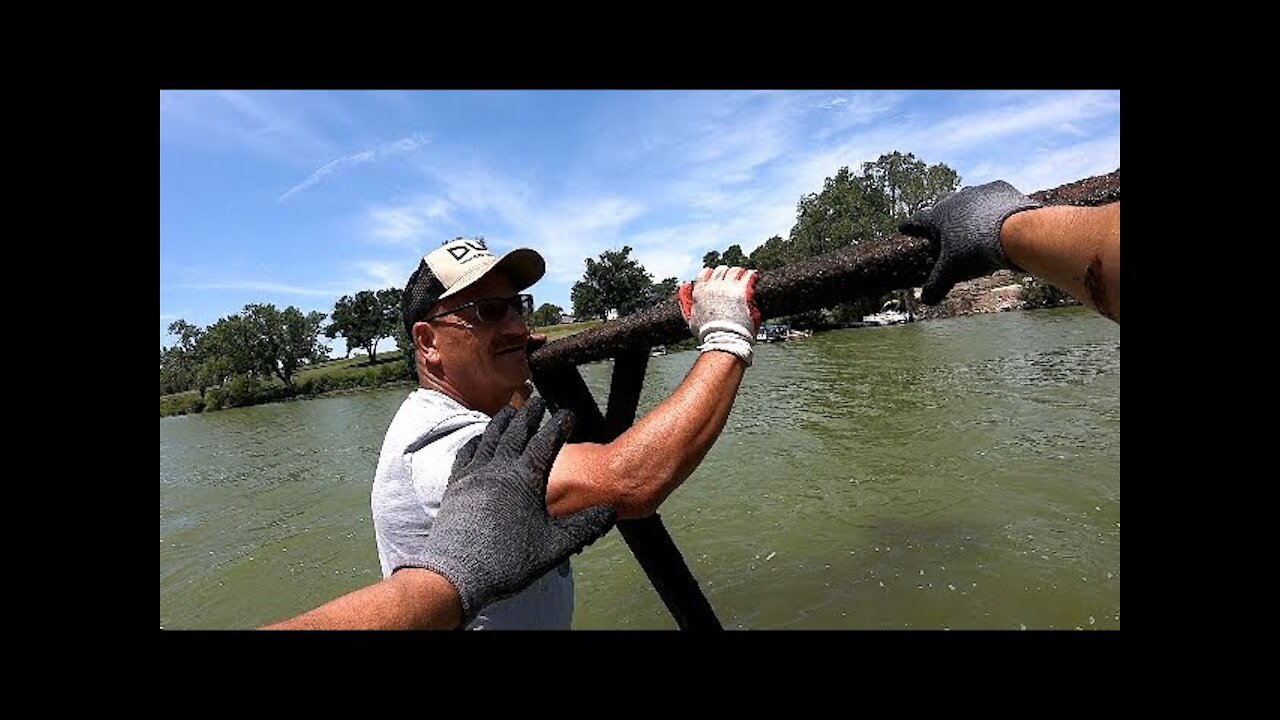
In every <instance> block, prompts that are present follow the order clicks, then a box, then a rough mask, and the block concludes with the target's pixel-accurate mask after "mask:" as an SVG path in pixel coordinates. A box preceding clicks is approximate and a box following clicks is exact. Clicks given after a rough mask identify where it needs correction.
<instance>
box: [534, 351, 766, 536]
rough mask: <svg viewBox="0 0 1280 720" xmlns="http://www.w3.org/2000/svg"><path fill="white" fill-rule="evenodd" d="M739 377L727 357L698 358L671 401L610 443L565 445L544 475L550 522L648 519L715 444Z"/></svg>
mask: <svg viewBox="0 0 1280 720" xmlns="http://www.w3.org/2000/svg"><path fill="white" fill-rule="evenodd" d="M744 370H745V367H744V365H743V364H742V361H740V360H739V359H738V358H737V357H735V356H733V355H730V354H729V353H724V352H716V351H711V352H705V353H702V355H701V356H700V357H699V358H698V359H697V361H696V362H694V365H693V369H691V370H690V371H689V374H688V375H687V376H685V379H684V381H683V382H681V383H680V387H679V388H677V389H676V391H675V393H673V394H672V395H671V397H669V398H667V399H666V400H663V401H662V402H661V403H660V404H659V405H658V406H657V407H655V408H654V409H653V410H652V411H650V412H649V414H647V415H645V416H644V417H643V418H641V419H640V420H639V421H638V422H637V423H636V424H635V425H633V426H631V428H629V429H628V430H627V431H626V432H625V433H623V434H622V435H620V436H618V438H617V439H616V440H614V441H613V442H611V443H609V444H608V445H592V444H575V445H566V446H565V447H564V449H563V450H562V451H561V453H560V456H559V457H558V458H557V459H556V464H555V466H554V467H552V469H551V480H550V484H549V487H548V490H547V504H548V507H549V508H550V510H551V512H552V514H555V515H566V514H568V513H571V512H575V511H577V510H581V509H582V508H585V507H588V506H590V505H593V504H597V503H608V504H610V505H612V506H613V507H614V508H615V509H616V510H617V512H618V517H619V518H622V519H631V518H639V517H647V516H649V515H652V514H653V513H654V511H656V510H657V508H658V505H660V504H661V503H662V501H663V500H665V499H666V497H667V496H668V495H670V494H671V492H672V491H673V490H675V489H676V488H677V487H679V485H680V483H682V482H684V481H685V478H687V477H689V475H690V474H692V473H693V470H694V468H696V467H697V466H698V463H700V462H702V458H703V457H704V456H705V455H706V454H707V451H708V450H709V449H711V445H712V444H714V443H715V441H716V438H717V437H719V435H720V431H721V430H723V429H724V425H725V422H726V420H728V417H729V411H730V410H732V409H733V400H734V397H735V396H736V395H737V392H738V385H739V384H740V383H741V382H742V374H743V371H744Z"/></svg>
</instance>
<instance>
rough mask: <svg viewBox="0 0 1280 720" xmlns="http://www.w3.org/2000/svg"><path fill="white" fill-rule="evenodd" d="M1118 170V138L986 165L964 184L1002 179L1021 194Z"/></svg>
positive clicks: (1086, 142) (1050, 150) (1097, 140)
mask: <svg viewBox="0 0 1280 720" xmlns="http://www.w3.org/2000/svg"><path fill="white" fill-rule="evenodd" d="M1118 167H1120V136H1119V135H1114V136H1111V137H1105V138H1099V139H1096V140H1087V141H1084V142H1080V143H1075V144H1073V145H1068V146H1066V147H1060V148H1055V149H1046V150H1042V151H1040V152H1038V153H1035V154H1034V155H1030V156H1028V157H1024V158H1019V159H1018V161H1017V162H1010V161H1005V162H1002V163H987V164H984V165H983V166H981V167H980V169H981V171H982V172H979V171H978V170H979V169H977V168H975V169H974V170H973V171H972V172H970V174H969V176H968V177H967V178H966V179H965V184H966V185H976V184H979V183H984V182H990V181H992V180H1005V181H1008V182H1009V183H1011V184H1012V185H1013V186H1014V187H1016V188H1018V189H1019V190H1021V191H1022V192H1024V193H1032V192H1036V191H1037V190H1051V189H1053V188H1055V187H1058V186H1060V185H1064V184H1066V183H1070V182H1075V181H1076V180H1081V179H1083V178H1086V177H1092V176H1094V175H1102V174H1105V173H1109V172H1112V171H1114V170H1115V169H1116V168H1118Z"/></svg>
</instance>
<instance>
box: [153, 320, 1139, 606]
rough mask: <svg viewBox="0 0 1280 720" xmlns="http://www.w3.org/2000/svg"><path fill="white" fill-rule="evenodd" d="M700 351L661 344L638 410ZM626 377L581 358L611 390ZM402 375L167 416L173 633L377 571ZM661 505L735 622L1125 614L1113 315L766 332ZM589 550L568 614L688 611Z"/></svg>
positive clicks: (621, 550) (164, 583) (164, 492)
mask: <svg viewBox="0 0 1280 720" xmlns="http://www.w3.org/2000/svg"><path fill="white" fill-rule="evenodd" d="M695 357H696V354H695V353H679V354H674V355H667V356H664V357H657V358H651V359H650V363H649V370H648V373H647V378H646V385H645V392H644V395H643V397H642V400H641V411H642V412H643V411H644V410H646V409H647V408H649V407H652V406H653V405H655V404H656V403H657V402H658V401H660V400H661V399H662V398H663V397H665V396H666V395H667V394H669V393H670V392H671V391H672V390H673V389H674V388H675V387H676V386H677V385H678V384H679V382H680V380H681V379H682V378H683V377H684V374H685V373H686V372H687V371H688V369H689V367H690V366H691V365H692V363H693V361H694V359H695ZM610 369H611V368H610V366H609V364H608V363H602V364H596V365H591V366H587V367H584V368H583V375H584V377H585V378H586V379H587V382H588V384H589V385H590V386H591V387H592V389H593V390H594V391H595V393H596V396H597V398H599V399H600V400H601V401H602V403H603V399H604V397H605V395H606V392H607V389H608V380H609V371H610ZM409 389H410V388H409V387H408V386H401V387H396V388H388V389H383V390H376V391H370V392H364V393H359V394H352V395H345V396H338V397H330V398H324V399H319V400H310V401H303V402H291V403H282V404H276V405H264V406H256V407H251V408H243V409H235V410H227V411H222V412H216V413H209V414H207V415H198V416H192V417H177V418H164V419H161V421H160V624H161V626H162V627H165V628H246V627H254V626H257V625H261V624H265V623H268V622H271V621H274V620H279V619H283V618H285V617H289V616H292V615H294V614H297V613H299V612H302V611H305V610H308V609H310V608H312V607H315V606H316V605H319V604H321V603H323V602H325V601H327V600H330V599H332V598H334V597H337V596H338V595H341V594H342V593H345V592H348V591H350V590H353V589H356V588H358V587H362V586H364V585H367V584H370V583H372V582H376V581H377V580H378V579H379V578H380V576H379V573H378V561H377V553H376V550H375V548H374V542H373V528H372V524H371V519H370V513H369V485H370V482H371V480H372V475H373V469H374V466H375V465H376V462H377V455H378V450H379V449H380V447H381V444H382V436H383V433H384V431H385V429H386V426H387V424H388V423H390V421H391V417H392V415H393V414H394V413H395V411H396V409H397V407H398V406H399V404H400V402H401V401H402V400H403V399H404V396H405V395H406V394H407V392H408V391H409ZM661 514H662V517H663V520H664V522H665V523H666V526H667V528H668V530H669V531H670V532H671V534H672V536H673V537H674V539H675V540H676V543H677V545H678V546H679V547H680V549H681V551H682V552H683V553H684V556H685V559H686V561H687V562H688V563H689V566H690V568H691V569H692V571H693V573H694V575H695V576H696V577H697V578H698V580H699V581H700V583H701V585H702V587H703V590H704V592H705V593H706V595H707V598H708V599H709V600H710V602H711V604H712V606H713V607H714V608H715V610H716V612H717V614H718V615H719V616H720V619H721V621H722V622H723V623H724V624H725V626H726V627H729V628H739V627H741V628H747V629H774V628H787V629H818V628H822V629H826V628H851V629H853V628H944V627H949V628H1006V629H1018V628H1021V627H1026V628H1028V629H1039V628H1055V629H1073V628H1076V627H1080V628H1085V629H1100V628H1119V627H1120V330H1119V327H1118V326H1117V325H1115V324H1113V323H1111V322H1110V321H1108V320H1106V319H1103V318H1101V317H1099V316H1097V315H1094V314H1092V313H1090V312H1088V311H1086V310H1082V309H1068V310H1054V311H1038V312H1029V313H1002V314H997V315H986V316H976V317H967V318H956V319H949V320H936V321H930V322H920V323H915V324H911V325H904V326H896V327H888V328H869V329H861V330H847V331H837V332H830V333H822V334H818V335H815V336H813V337H811V338H808V339H805V340H798V341H791V342H786V343H778V344H770V345H760V346H757V352H756V360H755V366H754V367H753V368H751V369H750V370H749V371H748V372H747V374H746V379H745V380H744V382H743V386H742V390H741V392H740V393H739V395H738V398H737V401H736V403H735V406H734V410H733V414H732V415H731V416H730V419H729V423H728V425H727V427H726V428H725V432H724V434H723V435H721V437H720V439H719V440H718V441H717V442H716V444H715V446H714V447H713V448H712V449H711V451H710V453H708V455H707V457H706V459H705V461H704V462H703V464H702V465H701V466H700V467H699V468H698V470H697V471H696V472H695V473H694V474H693V476H692V477H690V478H689V480H688V481H686V483H685V484H684V485H683V486H681V488H680V489H679V490H677V491H676V492H675V493H674V494H673V495H672V496H671V497H670V498H669V499H668V500H667V502H666V503H665V504H664V505H663V507H662V510H661ZM574 563H575V567H576V577H577V588H578V593H577V608H576V612H575V619H574V627H575V628H581V629H591V628H610V629H612V628H674V627H675V623H674V621H673V620H672V619H671V617H670V615H669V614H668V613H667V611H666V609H665V607H664V606H663V605H662V602H661V600H660V599H659V598H658V596H657V594H656V593H655V592H654V591H653V589H652V588H651V587H650V586H649V584H648V581H647V579H646V578H645V576H644V573H643V571H642V570H641V569H640V568H639V566H638V565H637V564H636V562H635V560H634V559H633V558H632V557H631V555H630V552H629V551H628V550H627V548H626V546H625V543H623V542H622V540H621V538H620V537H619V536H618V534H617V533H616V532H613V533H610V534H609V535H608V536H607V537H606V538H604V539H603V540H601V541H600V542H598V543H597V544H596V545H594V546H592V547H591V548H588V549H587V551H586V552H585V553H583V555H580V556H577V557H576V558H575V560H574Z"/></svg>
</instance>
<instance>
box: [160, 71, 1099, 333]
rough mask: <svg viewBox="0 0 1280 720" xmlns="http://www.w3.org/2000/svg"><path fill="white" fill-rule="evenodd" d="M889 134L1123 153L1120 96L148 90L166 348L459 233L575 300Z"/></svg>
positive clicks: (368, 277)
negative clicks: (185, 329) (578, 286)
mask: <svg viewBox="0 0 1280 720" xmlns="http://www.w3.org/2000/svg"><path fill="white" fill-rule="evenodd" d="M895 150H897V151H900V152H903V153H908V152H910V153H914V154H915V156H916V158H917V159H919V160H921V161H923V162H925V163H926V164H928V165H934V164H937V163H945V164H946V165H948V166H949V167H951V168H952V169H953V170H955V171H956V172H957V173H959V175H960V180H961V183H962V184H963V185H974V184H979V183H984V182H989V181H991V180H1006V181H1008V182H1010V183H1012V184H1013V185H1014V186H1015V187H1017V188H1018V189H1019V190H1021V191H1023V192H1025V193H1031V192H1035V191H1037V190H1045V189H1049V188H1053V187H1056V186H1058V185H1062V184H1064V183H1068V182H1072V181H1075V180H1080V179H1082V178H1085V177H1089V176H1091V175H1099V174H1103V173H1108V172H1111V171H1113V170H1115V169H1116V168H1118V167H1120V92H1119V91H1118V90H1107V91H1100V90H1078V91H1051V92H1050V91H1025V90H1018V91H1010V90H998V91H969V90H967V91H956V90H949V91H909V92H908V91H901V92H899V91H883V90H877V91H860V90H829V91H828V90H803V91H799V90H787V91H694V90H682V91H656V90H655V91H650V90H627V91H577V90H574V91H566V90H558V91H440V90H423V91H343V92H337V91H320V90H310V91H253V92H245V91H211V90H210V91H161V92H160V344H161V346H162V347H166V346H169V345H172V344H173V342H174V338H173V337H172V336H170V335H169V334H168V332H167V328H168V326H169V324H170V323H171V322H173V321H174V320H177V319H179V318H181V319H184V320H186V321H187V322H190V323H194V324H196V325H199V326H201V327H207V326H209V325H210V324H212V323H213V322H215V321H217V320H218V319H219V318H221V317H224V316H227V315H232V314H234V313H237V312H239V311H240V310H242V309H243V308H244V306H245V305H247V304H249V303H273V304H275V305H276V307H278V308H281V309H283V308H285V307H287V306H290V305H293V306H296V307H298V308H299V309H301V310H302V311H303V312H304V313H305V312H310V311H312V310H318V311H320V312H324V313H331V312H332V311H333V305H334V303H335V302H336V301H337V300H338V298H339V297H341V296H342V295H352V294H355V293H356V292H358V291H360V290H378V289H382V288H387V287H397V288H403V287H404V285H405V282H406V281H407V280H408V278H409V274H410V273H411V272H412V271H413V269H414V268H415V267H416V266H417V264H418V261H419V259H420V258H421V257H422V256H423V255H425V254H426V253H428V252H430V251H431V250H433V249H435V248H437V247H439V246H440V245H441V244H442V243H443V242H446V241H449V240H452V239H453V238H456V237H459V236H462V237H483V238H484V239H485V240H486V241H487V243H488V245H489V247H490V249H491V250H493V251H494V252H495V253H496V254H500V253H503V252H506V251H509V250H512V249H514V248H517V247H531V248H534V249H535V250H537V251H538V252H540V253H542V255H543V257H544V258H546V261H547V274H546V276H545V277H544V278H543V279H542V280H541V281H539V282H538V283H537V284H536V285H534V286H533V287H532V288H531V290H530V291H529V292H532V293H533V296H534V301H535V303H536V304H537V305H539V306H540V305H541V304H542V303H544V302H550V303H554V304H556V305H559V306H561V307H563V308H564V309H565V311H566V312H572V303H571V302H570V300H569V293H570V290H571V288H572V286H573V283H574V282H576V281H578V280H580V279H581V278H582V273H583V271H584V269H585V264H584V260H585V259H586V258H588V257H591V258H595V257H598V256H599V255H600V253H602V252H604V251H605V250H608V249H616V248H620V247H622V246H624V245H629V246H631V247H632V248H633V252H632V257H635V258H637V259H638V260H639V261H640V263H641V264H642V265H644V267H645V269H647V270H648V271H649V272H650V273H652V275H653V277H654V279H655V280H662V279H663V278H667V277H672V276H675V277H677V278H679V279H680V280H681V281H684V280H688V279H692V277H693V276H694V274H695V273H696V272H697V270H698V269H699V268H700V266H701V264H702V257H703V255H704V254H706V252H707V251H709V250H719V251H723V250H724V249H725V248H727V247H728V246H730V245H732V244H735V243H737V244H739V245H741V246H742V249H743V251H745V252H748V253H749V252H751V250H753V249H754V248H755V247H756V246H758V245H760V244H762V243H763V242H764V241H765V240H767V239H768V238H769V237H771V236H773V235H781V236H783V237H787V235H788V233H789V232H790V230H791V227H792V225H794V224H795V220H796V205H797V203H798V202H799V200H800V198H801V197H802V196H804V195H806V194H808V193H814V192H819V191H820V190H821V189H822V184H823V181H824V179H826V178H827V177H830V176H832V175H834V174H835V173H836V171H837V170H838V169H839V168H840V167H842V166H849V168H850V169H851V170H853V171H854V172H859V171H860V170H861V164H862V163H864V162H869V161H873V160H875V159H876V158H878V157H879V156H880V155H882V154H884V153H889V152H893V151H895ZM333 347H334V351H335V352H337V353H339V354H341V353H342V352H344V351H345V346H344V345H342V341H341V340H340V339H339V340H338V341H336V342H335V343H333ZM389 347H394V342H393V341H390V340H384V341H383V342H382V343H380V344H379V350H380V351H382V350H386V349H389Z"/></svg>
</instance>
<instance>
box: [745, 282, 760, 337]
mask: <svg viewBox="0 0 1280 720" xmlns="http://www.w3.org/2000/svg"><path fill="white" fill-rule="evenodd" d="M746 279H747V307H749V308H751V320H752V322H754V323H755V327H754V328H752V330H753V331H754V332H760V322H761V321H762V320H763V318H762V317H760V308H758V307H756V283H757V282H758V281H759V280H760V273H758V272H756V271H755V270H748V271H746Z"/></svg>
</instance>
